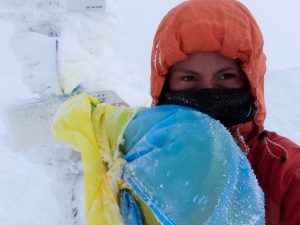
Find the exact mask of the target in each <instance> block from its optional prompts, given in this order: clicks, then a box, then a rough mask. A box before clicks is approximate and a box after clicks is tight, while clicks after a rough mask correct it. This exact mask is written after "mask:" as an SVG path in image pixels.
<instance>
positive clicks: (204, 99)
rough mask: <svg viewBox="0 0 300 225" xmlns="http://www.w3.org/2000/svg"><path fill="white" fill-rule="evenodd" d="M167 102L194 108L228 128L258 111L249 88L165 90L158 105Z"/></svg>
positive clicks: (245, 120)
mask: <svg viewBox="0 0 300 225" xmlns="http://www.w3.org/2000/svg"><path fill="white" fill-rule="evenodd" d="M166 104H174V105H181V106H186V107H190V108H194V109H196V110H198V111H200V112H202V113H205V114H207V115H209V116H211V117H212V118H214V119H216V120H219V121H220V122H221V123H222V124H223V125H224V126H225V127H227V128H229V127H231V126H233V125H236V124H240V123H245V122H247V121H250V120H251V119H252V118H253V117H254V114H255V111H256V107H255V105H254V103H253V99H252V95H251V93H250V91H249V90H247V89H199V90H189V91H165V92H163V93H162V95H161V97H160V101H159V104H158V105H166Z"/></svg>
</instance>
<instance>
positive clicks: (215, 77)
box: [167, 52, 247, 91]
mask: <svg viewBox="0 0 300 225" xmlns="http://www.w3.org/2000/svg"><path fill="white" fill-rule="evenodd" d="M167 82H168V89H169V90H170V91H186V90H197V89H203V88H218V89H234V88H244V87H246V86H247V78H246V76H245V74H244V73H243V71H242V70H241V68H240V65H239V62H238V60H234V59H229V58H226V57H224V56H222V55H220V54H219V53H217V52H195V53H192V54H191V55H189V57H188V58H187V59H186V60H184V61H181V62H179V63H177V64H175V65H174V66H172V68H171V70H170V72H169V75H168V81H167Z"/></svg>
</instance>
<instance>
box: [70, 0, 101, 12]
mask: <svg viewBox="0 0 300 225" xmlns="http://www.w3.org/2000/svg"><path fill="white" fill-rule="evenodd" d="M68 9H69V10H70V11H104V9H105V0H69V1H68Z"/></svg>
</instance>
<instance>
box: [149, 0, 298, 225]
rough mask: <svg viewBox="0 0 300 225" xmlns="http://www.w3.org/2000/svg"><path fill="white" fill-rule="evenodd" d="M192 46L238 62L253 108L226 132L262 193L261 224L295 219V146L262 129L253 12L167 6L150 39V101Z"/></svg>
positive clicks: (231, 6)
mask: <svg viewBox="0 0 300 225" xmlns="http://www.w3.org/2000/svg"><path fill="white" fill-rule="evenodd" d="M197 51H207V52H208V51H216V52H219V53H220V54H221V55H223V56H225V57H227V58H230V59H239V60H240V61H241V62H242V65H241V68H242V70H243V71H244V72H245V74H246V76H247V78H248V80H249V83H250V86H251V93H252V95H253V97H254V102H255V105H256V107H257V112H256V114H255V117H254V119H253V120H252V121H250V122H247V123H244V124H239V125H237V126H234V127H231V128H230V131H231V133H232V135H233V136H234V138H235V139H236V141H237V143H238V144H239V145H240V147H241V148H242V149H243V150H244V153H245V154H246V155H247V157H248V159H249V161H250V163H251V165H252V167H253V169H254V171H255V174H256V176H257V179H258V181H259V184H260V185H261V187H262V188H263V190H264V192H265V209H266V224H267V225H279V224H284V225H294V224H300V197H299V194H298V192H299V190H300V147H299V146H298V145H296V144H294V143H293V142H292V141H290V140H289V139H287V138H284V137H281V136H279V135H278V134H276V133H274V132H267V131H265V130H264V120H265V116H266V109H265V103H264V75H265V71H266V57H265V55H264V53H263V37H262V34H261V31H260V29H259V27H258V25H257V23H256V21H255V19H254V17H253V16H252V15H251V13H250V12H249V10H248V9H247V8H246V7H245V6H243V5H242V4H241V3H240V2H238V1H235V0H190V1H186V2H183V3H182V4H180V5H178V6H177V7H175V8H173V9H172V10H171V11H170V12H169V13H168V14H167V15H166V16H165V17H164V18H163V20H162V21H161V23H160V25H159V27H158V29H157V32H156V35H155V37H154V41H153V48H152V56H151V95H152V97H153V105H155V104H156V103H157V100H158V99H159V97H160V94H161V91H162V87H163V85H164V82H165V79H166V76H167V74H168V71H169V68H170V67H171V66H172V65H174V64H176V63H178V62H180V61H182V60H185V59H187V57H188V55H189V54H191V53H193V52H197Z"/></svg>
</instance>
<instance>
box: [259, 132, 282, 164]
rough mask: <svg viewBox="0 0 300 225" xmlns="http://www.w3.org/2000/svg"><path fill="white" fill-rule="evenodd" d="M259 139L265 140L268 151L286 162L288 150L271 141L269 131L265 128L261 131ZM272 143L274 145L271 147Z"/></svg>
mask: <svg viewBox="0 0 300 225" xmlns="http://www.w3.org/2000/svg"><path fill="white" fill-rule="evenodd" d="M258 140H259V141H260V142H261V141H263V142H264V144H265V146H266V149H267V150H268V153H269V154H270V155H271V156H273V157H274V158H276V159H279V160H281V161H282V162H285V161H286V160H287V159H288V151H287V150H286V149H285V148H284V147H283V146H282V145H280V144H278V143H276V142H274V141H271V140H270V139H269V138H268V132H267V131H266V130H264V131H263V132H261V133H260V134H259V136H258ZM270 145H272V147H270Z"/></svg>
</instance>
